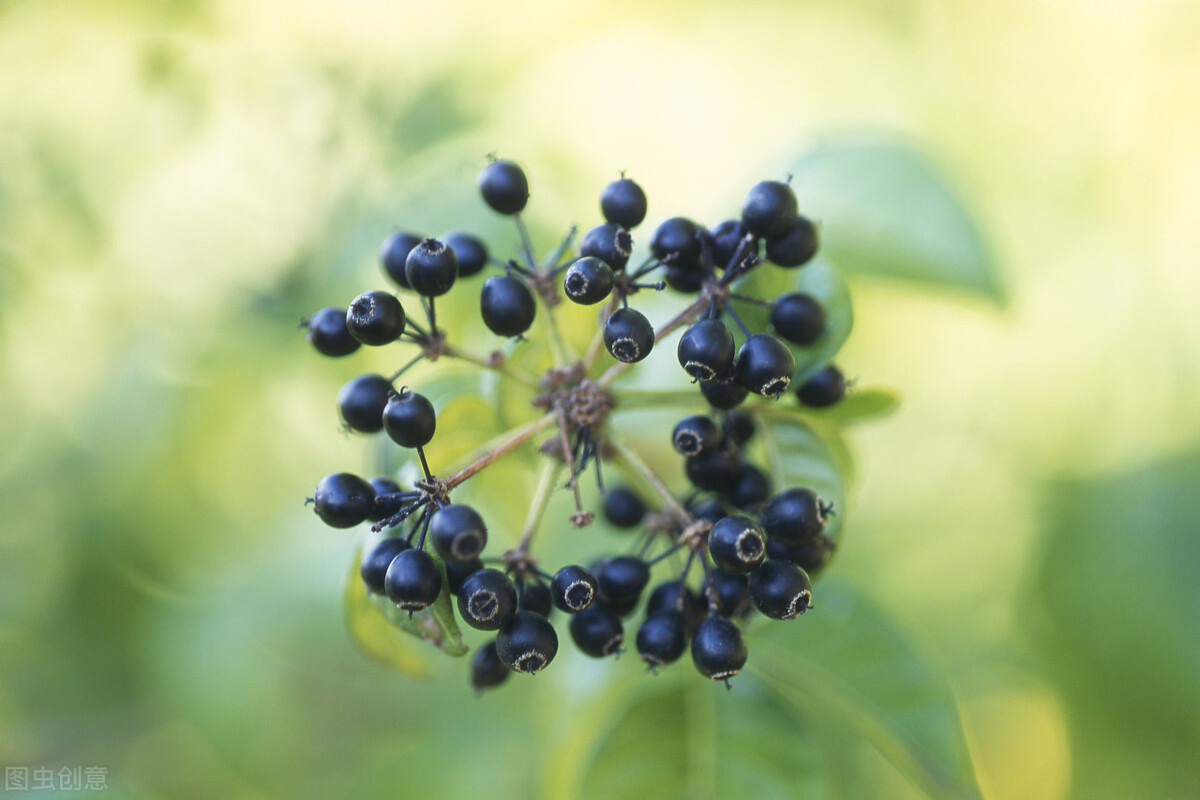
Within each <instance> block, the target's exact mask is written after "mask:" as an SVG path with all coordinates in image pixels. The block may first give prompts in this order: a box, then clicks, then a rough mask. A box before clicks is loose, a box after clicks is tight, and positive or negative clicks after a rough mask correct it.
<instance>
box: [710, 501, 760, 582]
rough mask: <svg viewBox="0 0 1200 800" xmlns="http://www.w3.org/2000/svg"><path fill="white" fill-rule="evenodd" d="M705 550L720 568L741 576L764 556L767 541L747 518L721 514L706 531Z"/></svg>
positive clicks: (752, 521) (752, 568) (755, 525)
mask: <svg viewBox="0 0 1200 800" xmlns="http://www.w3.org/2000/svg"><path fill="white" fill-rule="evenodd" d="M708 552H709V554H710V555H712V558H713V561H715V562H717V566H718V567H720V568H721V569H723V570H724V571H726V572H732V573H735V574H742V575H744V574H746V573H748V572H751V571H753V570H754V568H755V567H757V566H758V565H759V564H761V563H762V562H763V559H764V558H766V557H767V542H766V539H765V538H764V537H763V532H762V528H760V527H758V525H757V524H756V523H755V522H754V520H752V519H750V518H749V517H741V516H734V517H725V518H724V519H722V520H720V521H719V522H717V524H716V525H713V526H712V530H711V531H709V533H708Z"/></svg>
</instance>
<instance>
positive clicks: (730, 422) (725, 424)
mask: <svg viewBox="0 0 1200 800" xmlns="http://www.w3.org/2000/svg"><path fill="white" fill-rule="evenodd" d="M755 430H756V428H755V425H754V417H752V416H750V415H749V414H747V413H746V412H745V411H730V412H729V413H727V414H725V415H724V416H723V417H722V418H721V431H722V432H724V434H725V436H726V437H727V438H728V439H729V440H730V441H731V442H733V443H734V444H736V445H737V446H738V447H741V446H742V445H744V444H745V443H746V442H748V441H750V440H751V439H752V438H754V433H755Z"/></svg>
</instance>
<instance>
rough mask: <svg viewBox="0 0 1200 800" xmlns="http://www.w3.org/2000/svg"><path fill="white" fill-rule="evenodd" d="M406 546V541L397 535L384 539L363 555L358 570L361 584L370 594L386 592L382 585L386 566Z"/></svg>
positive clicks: (385, 574)
mask: <svg viewBox="0 0 1200 800" xmlns="http://www.w3.org/2000/svg"><path fill="white" fill-rule="evenodd" d="M408 548H409V544H408V542H406V541H404V540H403V539H401V538H399V537H397V538H395V539H384V540H383V541H381V542H380V543H379V544H377V545H375V546H374V547H373V548H371V549H370V550H369V551H368V552H367V554H366V555H365V556H363V560H362V563H361V564H360V565H359V568H358V572H359V574H360V575H361V576H362V580H363V584H364V585H366V587H367V591H368V592H370V593H371V594H386V593H387V590H386V589H385V587H384V578H385V577H386V576H387V570H388V567H389V566H390V565H391V563H392V559H393V558H395V557H396V556H398V555H400V553H401V552H402V551H404V550H407V549H408Z"/></svg>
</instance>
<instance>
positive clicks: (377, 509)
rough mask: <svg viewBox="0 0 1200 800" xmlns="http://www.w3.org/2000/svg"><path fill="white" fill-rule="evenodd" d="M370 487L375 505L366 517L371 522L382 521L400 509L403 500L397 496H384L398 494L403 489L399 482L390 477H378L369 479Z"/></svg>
mask: <svg viewBox="0 0 1200 800" xmlns="http://www.w3.org/2000/svg"><path fill="white" fill-rule="evenodd" d="M371 488H372V489H374V490H375V505H374V506H373V508H372V510H371V513H370V514H367V519H369V520H370V521H371V522H382V521H383V520H385V519H387V518H388V517H390V516H392V515H393V514H396V513H398V512H399V511H400V506H401V505H402V504H403V501H402V500H400V499H398V498H390V499H389V498H385V495H389V494H399V493H400V492H402V491H404V490H403V489H401V488H400V484H398V483H396V482H395V481H394V480H392V479H391V478H385V477H378V478H372V479H371Z"/></svg>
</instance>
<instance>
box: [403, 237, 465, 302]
mask: <svg viewBox="0 0 1200 800" xmlns="http://www.w3.org/2000/svg"><path fill="white" fill-rule="evenodd" d="M404 274H405V275H407V276H408V282H409V285H411V286H412V288H413V290H414V291H415V292H416V293H417V294H420V295H424V296H425V297H440V296H442V295H444V294H445V293H446V292H448V291H450V288H451V287H452V286H454V280H455V278H457V277H458V256H456V255H454V251H453V250H451V249H450V248H449V247H447V246H446V244H445V243H444V242H439V241H438V240H437V239H422V240H421V243H420V244H419V245H417V246H416V247H414V248H413V249H412V252H410V253H409V254H408V259H407V260H406V261H405V262H404Z"/></svg>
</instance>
